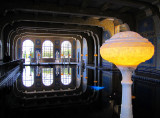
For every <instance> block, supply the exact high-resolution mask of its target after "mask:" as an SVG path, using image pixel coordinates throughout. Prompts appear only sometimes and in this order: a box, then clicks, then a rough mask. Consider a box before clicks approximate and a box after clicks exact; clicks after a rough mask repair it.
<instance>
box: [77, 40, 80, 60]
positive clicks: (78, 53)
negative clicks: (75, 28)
mask: <svg viewBox="0 0 160 118" xmlns="http://www.w3.org/2000/svg"><path fill="white" fill-rule="evenodd" d="M77 62H81V43H80V41H79V40H77Z"/></svg>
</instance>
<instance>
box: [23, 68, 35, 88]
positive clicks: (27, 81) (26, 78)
mask: <svg viewBox="0 0 160 118" xmlns="http://www.w3.org/2000/svg"><path fill="white" fill-rule="evenodd" d="M33 71H34V70H33V68H31V67H30V66H26V67H25V68H24V69H23V77H22V78H23V79H22V82H23V85H24V86H25V87H31V86H32V85H33V84H34V72H33Z"/></svg>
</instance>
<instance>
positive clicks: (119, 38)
mask: <svg viewBox="0 0 160 118" xmlns="http://www.w3.org/2000/svg"><path fill="white" fill-rule="evenodd" d="M100 54H101V56H102V58H103V59H105V60H107V61H109V62H112V63H114V64H115V65H116V66H117V67H118V68H119V69H120V71H121V73H122V82H121V83H122V105H121V115H120V117H121V118H133V115H132V102H131V85H132V80H131V76H132V72H133V71H134V70H135V69H136V67H137V66H138V65H139V64H140V63H141V62H145V61H146V60H148V59H150V58H151V57H152V56H153V54H154V46H153V45H152V44H151V43H150V42H149V41H148V40H147V39H145V38H143V37H142V36H140V35H139V34H137V33H135V32H131V31H126V32H120V33H117V34H115V35H114V36H113V37H111V38H110V39H109V40H106V42H105V43H104V44H103V45H102V46H101V48H100Z"/></svg>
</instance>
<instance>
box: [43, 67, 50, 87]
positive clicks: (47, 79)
mask: <svg viewBox="0 0 160 118" xmlns="http://www.w3.org/2000/svg"><path fill="white" fill-rule="evenodd" d="M42 83H43V84H44V85H45V86H50V85H52V84H53V68H42Z"/></svg>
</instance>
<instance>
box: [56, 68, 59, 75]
mask: <svg viewBox="0 0 160 118" xmlns="http://www.w3.org/2000/svg"><path fill="white" fill-rule="evenodd" d="M58 75H59V67H58V66H56V76H58Z"/></svg>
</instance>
